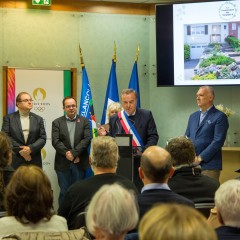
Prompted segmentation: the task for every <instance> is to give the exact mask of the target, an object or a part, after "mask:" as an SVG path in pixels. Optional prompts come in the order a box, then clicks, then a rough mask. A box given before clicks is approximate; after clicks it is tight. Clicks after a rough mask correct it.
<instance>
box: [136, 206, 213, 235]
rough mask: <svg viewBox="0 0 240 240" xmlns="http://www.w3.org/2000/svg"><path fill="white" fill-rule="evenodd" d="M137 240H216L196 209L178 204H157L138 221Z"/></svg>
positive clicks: (204, 219) (211, 229)
mask: <svg viewBox="0 0 240 240" xmlns="http://www.w3.org/2000/svg"><path fill="white" fill-rule="evenodd" d="M139 239H140V240H153V239H154V240H183V239H184V240H217V236H216V233H215V231H214V229H213V228H212V227H210V226H209V225H208V223H207V220H206V218H205V217H204V216H203V215H202V214H201V213H200V212H198V211H197V210H196V209H194V208H191V207H188V206H185V205H180V204H159V205H156V206H155V207H153V208H151V209H150V210H149V211H148V212H147V213H146V214H145V215H144V216H143V218H142V220H141V221H140V225H139Z"/></svg>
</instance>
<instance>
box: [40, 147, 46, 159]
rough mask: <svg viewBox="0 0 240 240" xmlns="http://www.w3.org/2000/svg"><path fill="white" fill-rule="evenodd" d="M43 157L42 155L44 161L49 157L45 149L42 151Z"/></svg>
mask: <svg viewBox="0 0 240 240" xmlns="http://www.w3.org/2000/svg"><path fill="white" fill-rule="evenodd" d="M41 155H42V160H45V159H46V156H47V152H46V150H45V149H44V148H42V149H41Z"/></svg>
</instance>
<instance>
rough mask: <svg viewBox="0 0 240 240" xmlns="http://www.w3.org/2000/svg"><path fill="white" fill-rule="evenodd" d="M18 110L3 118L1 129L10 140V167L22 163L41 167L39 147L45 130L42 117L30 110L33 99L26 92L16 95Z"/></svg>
mask: <svg viewBox="0 0 240 240" xmlns="http://www.w3.org/2000/svg"><path fill="white" fill-rule="evenodd" d="M16 106H17V108H18V111H16V112H14V113H11V114H8V115H6V116H5V117H4V118H3V125H2V131H3V132H5V133H7V135H8V136H9V137H10V139H11V141H12V146H13V150H14V152H15V154H13V160H12V167H13V168H15V169H17V168H18V167H19V166H21V165H23V164H25V165H26V164H34V165H37V166H39V167H42V156H41V149H42V148H43V147H44V145H45V143H46V138H47V137H46V131H45V128H44V122H43V118H42V117H40V116H38V115H37V114H35V113H32V112H31V109H32V107H33V100H32V98H31V95H30V94H29V93H27V92H20V93H19V94H18V95H17V97H16Z"/></svg>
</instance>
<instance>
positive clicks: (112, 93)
mask: <svg viewBox="0 0 240 240" xmlns="http://www.w3.org/2000/svg"><path fill="white" fill-rule="evenodd" d="M112 102H119V96H118V85H117V75H116V61H114V59H113V60H112V67H111V71H110V75H109V78H108V86H107V92H106V97H105V103H104V107H103V113H102V120H101V124H106V123H108V121H109V119H107V116H106V112H107V108H108V105H109V104H110V103H112Z"/></svg>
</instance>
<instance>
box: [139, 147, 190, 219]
mask: <svg viewBox="0 0 240 240" xmlns="http://www.w3.org/2000/svg"><path fill="white" fill-rule="evenodd" d="M173 173H174V169H173V166H172V163H171V157H170V154H169V153H168V152H167V151H166V150H165V149H163V148H161V147H159V146H151V147H149V148H147V149H146V150H145V151H144V152H143V154H142V156H141V163H140V167H139V176H140V178H141V179H142V181H143V184H144V187H143V188H142V191H141V194H139V195H138V204H139V210H140V219H141V217H142V216H143V215H144V214H145V213H146V212H147V211H148V210H149V209H150V208H151V207H152V206H153V205H155V204H157V203H180V204H185V205H189V206H192V207H194V204H193V202H192V201H191V200H189V199H187V198H185V197H183V196H181V195H178V194H177V193H174V192H172V191H171V190H170V188H169V187H168V179H169V178H170V177H171V176H172V175H173Z"/></svg>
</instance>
